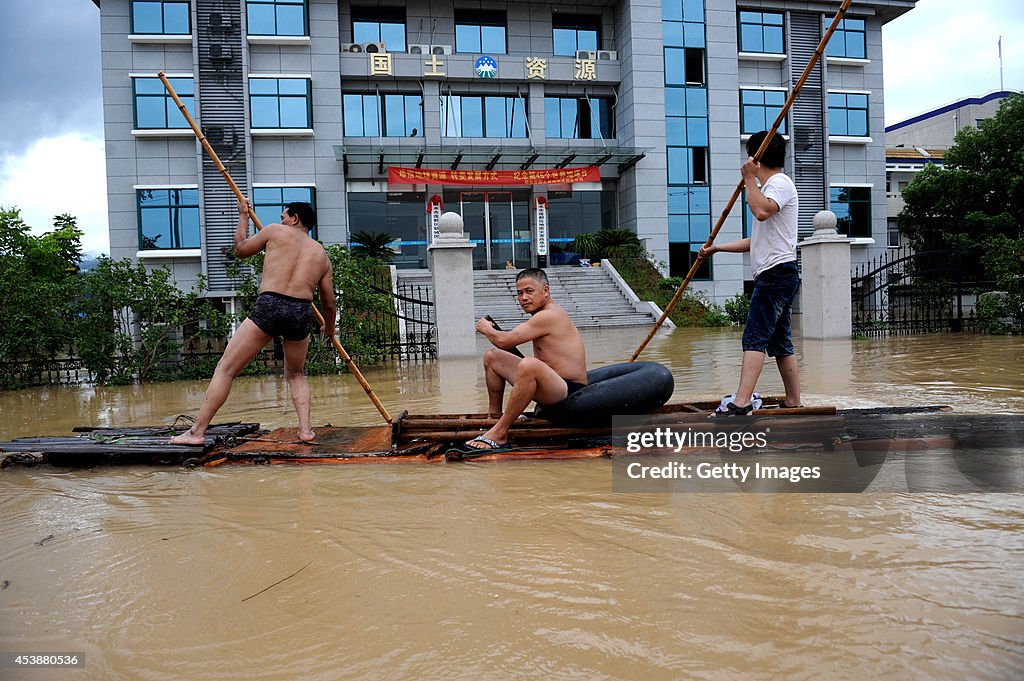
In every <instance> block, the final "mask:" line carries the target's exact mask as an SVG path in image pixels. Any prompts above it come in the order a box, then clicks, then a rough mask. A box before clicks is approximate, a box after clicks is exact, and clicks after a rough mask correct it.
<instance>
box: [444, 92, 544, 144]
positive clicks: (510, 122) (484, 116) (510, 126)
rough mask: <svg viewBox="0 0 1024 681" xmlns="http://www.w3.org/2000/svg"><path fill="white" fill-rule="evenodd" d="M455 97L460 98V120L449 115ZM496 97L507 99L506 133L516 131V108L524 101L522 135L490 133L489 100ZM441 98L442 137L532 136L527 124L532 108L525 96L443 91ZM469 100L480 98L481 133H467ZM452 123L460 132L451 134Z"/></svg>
mask: <svg viewBox="0 0 1024 681" xmlns="http://www.w3.org/2000/svg"><path fill="white" fill-rule="evenodd" d="M454 99H458V100H459V101H458V120H457V121H455V120H454V118H452V120H451V121H450V120H449V116H448V112H449V106H450V102H451V101H452V100H454ZM495 99H504V100H505V116H504V120H505V123H506V126H507V127H506V128H505V132H506V133H510V132H514V131H515V125H514V123H515V121H516V108H517V107H518V105H519V103H520V102H521V103H522V113H523V123H522V126H523V134H522V135H514V134H505V135H489V134H488V132H489V130H488V126H487V122H488V119H489V118H490V117H489V116H488V112H487V109H488V100H495ZM440 100H441V102H440V104H441V137H442V138H449V139H460V138H464V139H487V138H490V139H527V138H529V136H530V130H529V125H528V124H527V123H528V121H529V116H530V108H529V104H528V102H527V101H526V99H525V98H520V97H517V96H515V95H503V94H491V95H487V94H483V95H463V94H455V93H442V94H441V95H440ZM467 100H480V131H481V134H480V135H467V134H466V126H465V120H466V116H465V113H466V101H467ZM510 101H511V102H512V111H511V114H510V113H509V106H508V105H509V102H510ZM495 115H496V114H495ZM452 125H455V127H456V128H457V129H456V130H455V132H457V133H458V134H454V135H453V134H449V130H450V129H451V126H452Z"/></svg>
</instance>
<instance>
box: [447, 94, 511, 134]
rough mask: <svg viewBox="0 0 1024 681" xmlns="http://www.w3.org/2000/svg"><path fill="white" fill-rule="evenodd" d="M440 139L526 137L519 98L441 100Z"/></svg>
mask: <svg viewBox="0 0 1024 681" xmlns="http://www.w3.org/2000/svg"><path fill="white" fill-rule="evenodd" d="M441 129H442V135H443V136H444V137H526V102H525V101H524V100H523V99H521V98H519V97H470V96H460V95H443V96H442V97H441Z"/></svg>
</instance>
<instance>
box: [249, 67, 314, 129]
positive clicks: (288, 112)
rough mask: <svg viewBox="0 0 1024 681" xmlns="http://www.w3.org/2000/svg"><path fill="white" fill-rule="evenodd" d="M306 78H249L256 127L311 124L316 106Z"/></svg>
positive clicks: (305, 125)
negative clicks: (313, 103)
mask: <svg viewBox="0 0 1024 681" xmlns="http://www.w3.org/2000/svg"><path fill="white" fill-rule="evenodd" d="M311 102H312V97H311V96H310V83H309V80H307V79H306V78H250V79H249V109H250V116H251V118H252V127H253V128H311V127H313V107H312V103H311Z"/></svg>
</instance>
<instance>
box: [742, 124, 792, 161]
mask: <svg viewBox="0 0 1024 681" xmlns="http://www.w3.org/2000/svg"><path fill="white" fill-rule="evenodd" d="M767 134H768V131H767V130H762V131H761V132H755V133H754V134H753V135H751V136H750V139H748V140H747V156H753V155H754V154H756V153H757V150H758V149H760V148H761V143H762V142H763V141H764V137H765V135H767ZM761 163H763V164H764V165H766V166H768V167H769V168H781V167H782V166H784V165H786V140H784V139H782V135H779V134H775V135H772V139H771V141H770V142H768V148H767V149H765V150H764V154H763V155H762V156H761Z"/></svg>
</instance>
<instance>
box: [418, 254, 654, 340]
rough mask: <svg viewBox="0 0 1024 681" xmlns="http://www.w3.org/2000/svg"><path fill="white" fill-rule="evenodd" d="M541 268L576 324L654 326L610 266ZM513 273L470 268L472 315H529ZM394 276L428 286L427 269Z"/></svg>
mask: <svg viewBox="0 0 1024 681" xmlns="http://www.w3.org/2000/svg"><path fill="white" fill-rule="evenodd" d="M545 272H547V275H548V280H549V281H550V283H551V297H552V299H553V300H554V301H555V302H556V303H558V304H559V305H561V306H562V308H564V309H565V311H566V312H568V313H569V316H570V317H572V320H573V322H574V323H575V324H576V326H577V327H578V328H581V329H586V328H595V327H608V326H653V325H654V322H656V321H657V319H658V313H657V312H655V311H654V309H653V307H652V306H651V305H650V304H648V303H644V302H641V301H639V300H637V299H636V296H635V295H634V294H633V292H632V290H630V289H629V288H628V287H626V284H625V282H622V281H621V279H618V278H617V277H615V276H613V275H612V271H611V270H610V269H609V268H606V267H589V268H586V267H549V268H547V269H545ZM516 274H518V270H476V271H474V272H473V286H474V294H475V295H474V299H475V305H474V307H475V310H474V317H475V318H477V319H479V318H480V317H483V316H484V315H488V314H489V315H491V317H493V318H494V321H496V322H498V324H499V325H500V326H501V328H503V329H510V328H512V327H513V326H515V325H516V324H520V323H522V322H523V321H525V320H526V319H528V318H529V315H527V314H525V313H524V312H523V311H522V310H521V309H520V308H519V303H518V301H517V300H516ZM398 278H399V280H400V281H401V282H403V283H406V282H407V283H409V284H414V285H419V286H427V287H430V286H431V279H430V272H429V271H427V270H398ZM620 282H621V283H620ZM624 287H625V288H624Z"/></svg>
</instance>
